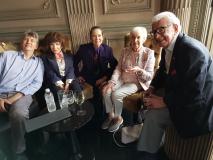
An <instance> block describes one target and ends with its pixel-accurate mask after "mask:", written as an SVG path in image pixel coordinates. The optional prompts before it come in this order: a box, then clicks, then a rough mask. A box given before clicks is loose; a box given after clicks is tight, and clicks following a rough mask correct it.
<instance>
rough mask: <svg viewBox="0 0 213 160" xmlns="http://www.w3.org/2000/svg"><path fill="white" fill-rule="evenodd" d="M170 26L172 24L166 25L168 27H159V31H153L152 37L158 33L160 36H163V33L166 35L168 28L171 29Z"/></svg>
mask: <svg viewBox="0 0 213 160" xmlns="http://www.w3.org/2000/svg"><path fill="white" fill-rule="evenodd" d="M170 26H171V24H169V25H166V26H161V27H158V28H157V29H155V30H152V31H151V32H150V35H151V36H155V35H156V33H158V34H163V33H165V31H166V28H168V27H170Z"/></svg>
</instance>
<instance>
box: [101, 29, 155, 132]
mask: <svg viewBox="0 0 213 160" xmlns="http://www.w3.org/2000/svg"><path fill="white" fill-rule="evenodd" d="M146 38H147V30H146V28H144V27H134V28H133V29H132V31H131V32H130V46H129V47H126V48H124V49H123V50H122V53H121V56H120V59H119V62H118V65H117V67H116V69H115V70H114V72H113V75H112V77H111V80H109V81H108V84H107V85H106V86H105V87H104V88H103V97H104V103H105V107H106V113H107V114H108V117H107V119H106V120H105V121H104V122H103V124H102V129H108V131H109V132H115V131H116V130H118V129H119V127H120V125H121V124H122V123H123V118H122V116H121V113H122V109H123V98H124V97H126V96H128V95H130V94H132V93H135V92H137V91H138V90H141V89H143V90H147V88H148V87H149V85H150V82H151V80H152V77H153V74H154V65H155V56H154V51H153V50H151V49H149V48H146V47H144V46H143V43H144V42H145V40H146Z"/></svg>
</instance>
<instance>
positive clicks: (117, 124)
mask: <svg viewBox="0 0 213 160" xmlns="http://www.w3.org/2000/svg"><path fill="white" fill-rule="evenodd" d="M122 124H123V119H113V120H112V122H111V123H110V126H109V127H108V131H109V132H115V131H117V130H118V129H119V128H120V126H121V125H122Z"/></svg>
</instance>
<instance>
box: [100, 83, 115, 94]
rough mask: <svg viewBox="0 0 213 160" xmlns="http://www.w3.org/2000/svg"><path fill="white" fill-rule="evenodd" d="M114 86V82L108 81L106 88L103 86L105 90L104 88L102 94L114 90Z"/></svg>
mask: <svg viewBox="0 0 213 160" xmlns="http://www.w3.org/2000/svg"><path fill="white" fill-rule="evenodd" d="M114 86H115V84H114V83H112V82H108V84H107V85H105V86H104V88H103V90H102V94H103V95H105V94H107V92H109V91H111V90H113V87H114Z"/></svg>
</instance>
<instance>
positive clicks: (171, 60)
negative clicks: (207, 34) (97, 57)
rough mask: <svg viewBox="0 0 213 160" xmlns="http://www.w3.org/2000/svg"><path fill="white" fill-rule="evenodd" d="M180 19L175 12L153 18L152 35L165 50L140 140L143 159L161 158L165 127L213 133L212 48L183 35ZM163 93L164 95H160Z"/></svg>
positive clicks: (190, 133) (146, 101)
mask: <svg viewBox="0 0 213 160" xmlns="http://www.w3.org/2000/svg"><path fill="white" fill-rule="evenodd" d="M180 31H181V25H180V20H179V19H178V18H177V17H176V16H175V15H174V14H173V13H171V12H162V13H159V14H157V15H156V16H154V17H153V19H152V34H153V36H154V39H155V41H156V43H158V44H159V45H160V46H161V47H163V50H162V56H161V62H160V68H159V70H158V71H157V73H156V75H155V77H154V79H153V81H152V83H151V86H150V88H149V89H148V90H147V91H146V96H145V98H144V104H145V106H147V108H148V110H149V111H148V112H147V113H146V116H145V122H144V125H143V129H142V132H141V135H140V138H139V142H138V146H137V150H138V151H140V152H139V155H140V156H139V158H141V156H142V157H143V159H158V155H157V152H158V149H159V148H160V145H161V143H162V137H163V135H164V131H165V128H166V127H167V126H169V125H174V127H175V128H176V129H177V131H178V133H179V134H180V135H181V136H182V137H185V138H187V137H194V136H198V135H202V134H205V133H208V132H210V131H212V130H213V109H212V107H213V64H212V58H211V56H210V54H209V51H208V49H207V48H206V47H205V46H204V45H203V44H202V43H201V42H199V41H197V40H195V39H193V38H191V37H189V36H187V35H186V34H183V33H180ZM159 90H161V91H163V92H161V94H157V93H158V91H159Z"/></svg>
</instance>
